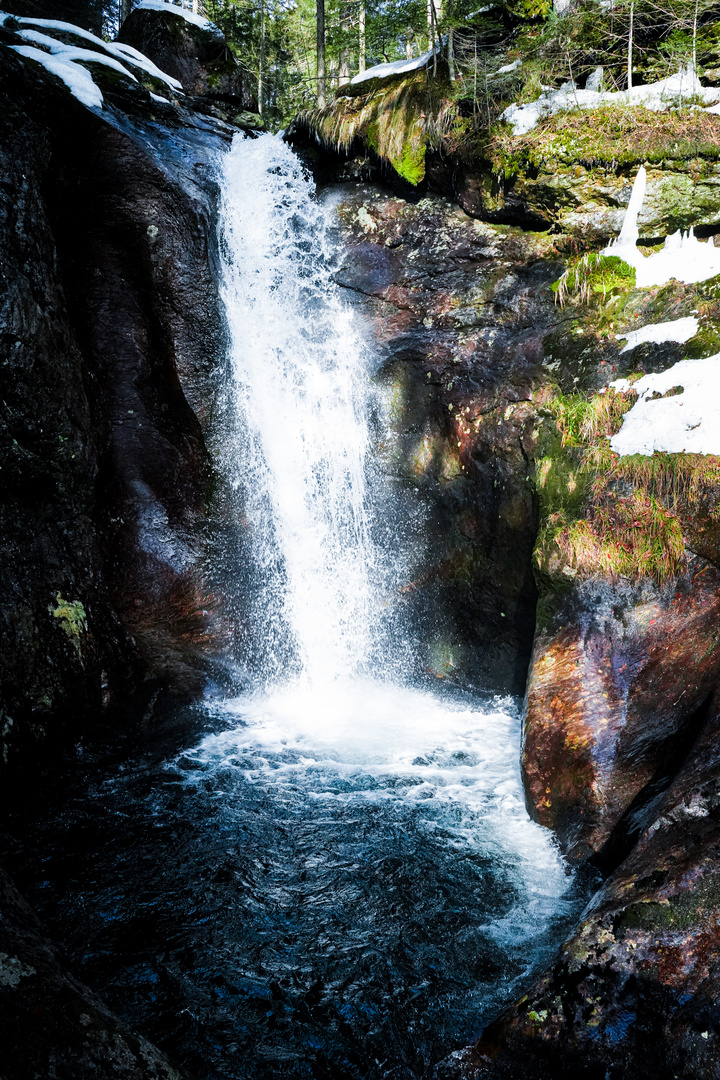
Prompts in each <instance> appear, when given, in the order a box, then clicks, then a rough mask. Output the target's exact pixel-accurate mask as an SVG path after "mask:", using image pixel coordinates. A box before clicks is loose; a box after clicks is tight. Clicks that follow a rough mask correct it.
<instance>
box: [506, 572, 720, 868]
mask: <svg viewBox="0 0 720 1080" xmlns="http://www.w3.org/2000/svg"><path fill="white" fill-rule="evenodd" d="M719 626H720V572H718V570H717V568H716V567H715V566H713V565H712V564H710V563H708V562H706V561H705V560H703V559H699V558H698V559H695V560H693V562H692V564H691V566H690V567H689V569H688V571H687V573H686V574H685V575H684V576H682V577H681V578H679V579H674V580H672V581H670V582H668V583H666V584H665V585H663V586H660V585H657V584H655V583H654V582H653V581H652V579H650V580H646V581H645V582H640V583H637V584H635V585H632V584H630V583H624V584H623V583H616V584H612V583H609V582H603V581H602V580H599V581H587V582H584V583H583V584H582V585H581V586H580V587H578V588H577V589H574V590H573V591H572V593H571V594H570V595H569V596H568V598H567V599H566V601H565V603H564V604H563V605H562V606H561V607H560V609H559V610H558V611H557V612H556V613H555V615H554V617H553V619H552V623H551V625H550V626H549V627H547V628H545V629H541V630H540V631H539V632H538V634H537V636H536V640H535V646H534V652H533V660H532V664H531V669H530V677H529V682H528V689H527V700H526V714H525V741H524V749H523V771H524V775H525V782H526V790H527V793H528V800H529V804H530V805H531V807H532V808H533V809H534V811H535V816H536V817H537V820H539V821H540V822H541V823H542V824H543V825H546V826H547V827H548V828H551V829H553V830H554V831H555V832H556V833H557V835H558V838H559V839H560V842H561V844H562V846H563V848H564V850H565V851H566V852H567V853H568V855H569V856H570V857H571V858H572V859H574V860H578V861H583V860H585V859H588V858H591V857H594V858H595V859H596V860H597V859H598V858H599V861H600V862H601V863H603V864H607V863H608V861H609V862H610V863H614V864H616V863H617V861H618V855H620V854H624V853H625V850H626V849H627V847H628V844H630V845H631V844H632V842H633V840H634V837H635V836H636V834H637V831H638V828H639V825H638V818H640V820H641V815H642V813H643V812H646V810H647V804H650V803H652V801H653V800H654V799H657V797H658V794H659V793H660V792H661V791H662V790H663V787H664V786H667V784H668V783H669V781H670V779H671V778H672V776H673V775H674V773H676V772H677V771H678V769H679V768H680V766H681V764H682V761H683V758H684V756H685V754H686V753H687V752H688V750H689V749H690V747H692V745H693V744H694V742H695V739H696V738H697V735H698V730H699V726H701V725H702V723H703V722H704V720H705V719H706V716H705V711H706V708H707V704H708V702H709V700H710V699H711V697H712V695H713V692H714V690H715V688H716V686H717V685H718V683H719V682H720V633H719V632H718V627H719Z"/></svg>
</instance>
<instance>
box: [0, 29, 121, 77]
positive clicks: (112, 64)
mask: <svg viewBox="0 0 720 1080" xmlns="http://www.w3.org/2000/svg"><path fill="white" fill-rule="evenodd" d="M18 37H21V38H22V39H23V41H32V42H34V43H35V44H37V45H40V46H41V47H42V48H44V49H48V50H49V51H50V52H51V53H52V54H53V55H54V56H60V57H62V59H63V60H80V61H82V62H83V63H93V64H104V65H105V67H109V68H112V69H113V70H114V71H119V72H120V74H121V75H126V76H127V78H128V79H132V81H133V82H137V79H136V78H135V76H134V75H133V74H132V72H131V71H128V69H127V68H126V67H124V66H123V64H121V63H120V61H119V60H115V59H113V57H112V56H107V55H106V54H105V53H98V52H95V50H94V49H80V48H78V47H77V46H76V45H63V43H62V42H61V41H57V39H56V38H52V37H48V35H47V34H41V33H39V32H38V31H37V30H20V31H19V32H18Z"/></svg>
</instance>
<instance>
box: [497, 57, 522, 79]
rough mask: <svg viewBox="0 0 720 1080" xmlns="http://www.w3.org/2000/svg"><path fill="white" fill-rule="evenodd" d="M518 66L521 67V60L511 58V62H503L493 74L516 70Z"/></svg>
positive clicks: (504, 73) (503, 73)
mask: <svg viewBox="0 0 720 1080" xmlns="http://www.w3.org/2000/svg"><path fill="white" fill-rule="evenodd" d="M519 67H522V60H513V62H512V64H503V66H502V67H501V68H498V69H497V71H496V72H495V74H496V75H507V74H508V72H509V71H517V69H518V68H519Z"/></svg>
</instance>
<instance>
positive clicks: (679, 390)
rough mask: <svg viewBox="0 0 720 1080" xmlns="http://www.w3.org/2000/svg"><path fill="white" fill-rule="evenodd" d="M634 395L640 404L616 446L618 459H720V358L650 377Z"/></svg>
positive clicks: (629, 416)
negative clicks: (655, 455)
mask: <svg viewBox="0 0 720 1080" xmlns="http://www.w3.org/2000/svg"><path fill="white" fill-rule="evenodd" d="M632 389H633V390H635V391H637V393H638V395H639V398H638V401H637V402H636V403H635V404H634V405H633V407H632V408H631V409H630V411H629V412H627V413H625V416H624V418H623V425H622V427H621V428H620V431H619V432H618V433H617V435H613V437H612V439H611V440H610V447H611V449H612V450H614V451H615V453H616V454H621V455H627V454H644V455H648V456H650V455H651V454H653V453H654V452H655V451H656V450H661V451H665V452H667V453H669V454H720V409H718V401H720V353H716V354H715V355H714V356H709V357H706V358H705V359H703V360H681V361H680V363H679V364H674V365H673V366H672V367H671V368H668V370H667V371H663V372H660V373H659V374H656V375H644V376H643V378H642V379H638V381H637V382H636V383H635V384H634V385H633V387H632Z"/></svg>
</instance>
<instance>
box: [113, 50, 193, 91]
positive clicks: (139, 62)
mask: <svg viewBox="0 0 720 1080" xmlns="http://www.w3.org/2000/svg"><path fill="white" fill-rule="evenodd" d="M105 48H106V49H107V50H108V52H112V53H113V54H114V55H115V56H117V57H118V58H119V59H120V60H124V61H125V63H126V64H134V66H135V67H138V68H140V70H141V71H144V72H145V74H146V75H151V76H152V77H153V79H158V80H159V81H160V82H164V83H166V84H167V85H168V86H169V87H171V88H172V89H173V90H178V91H180V92H182V83H181V82H180V80H179V79H174V78H173V77H172V75H166V73H165V72H164V71H161V70H160V68H159V67H157V65H156V64H153V62H152V60H149V59H148V58H147V56H145V55H144V53H141V52H140V51H139V50H138V49H133V47H132V45H123V44H122V42H120V41H107V42H106V43H105Z"/></svg>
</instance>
